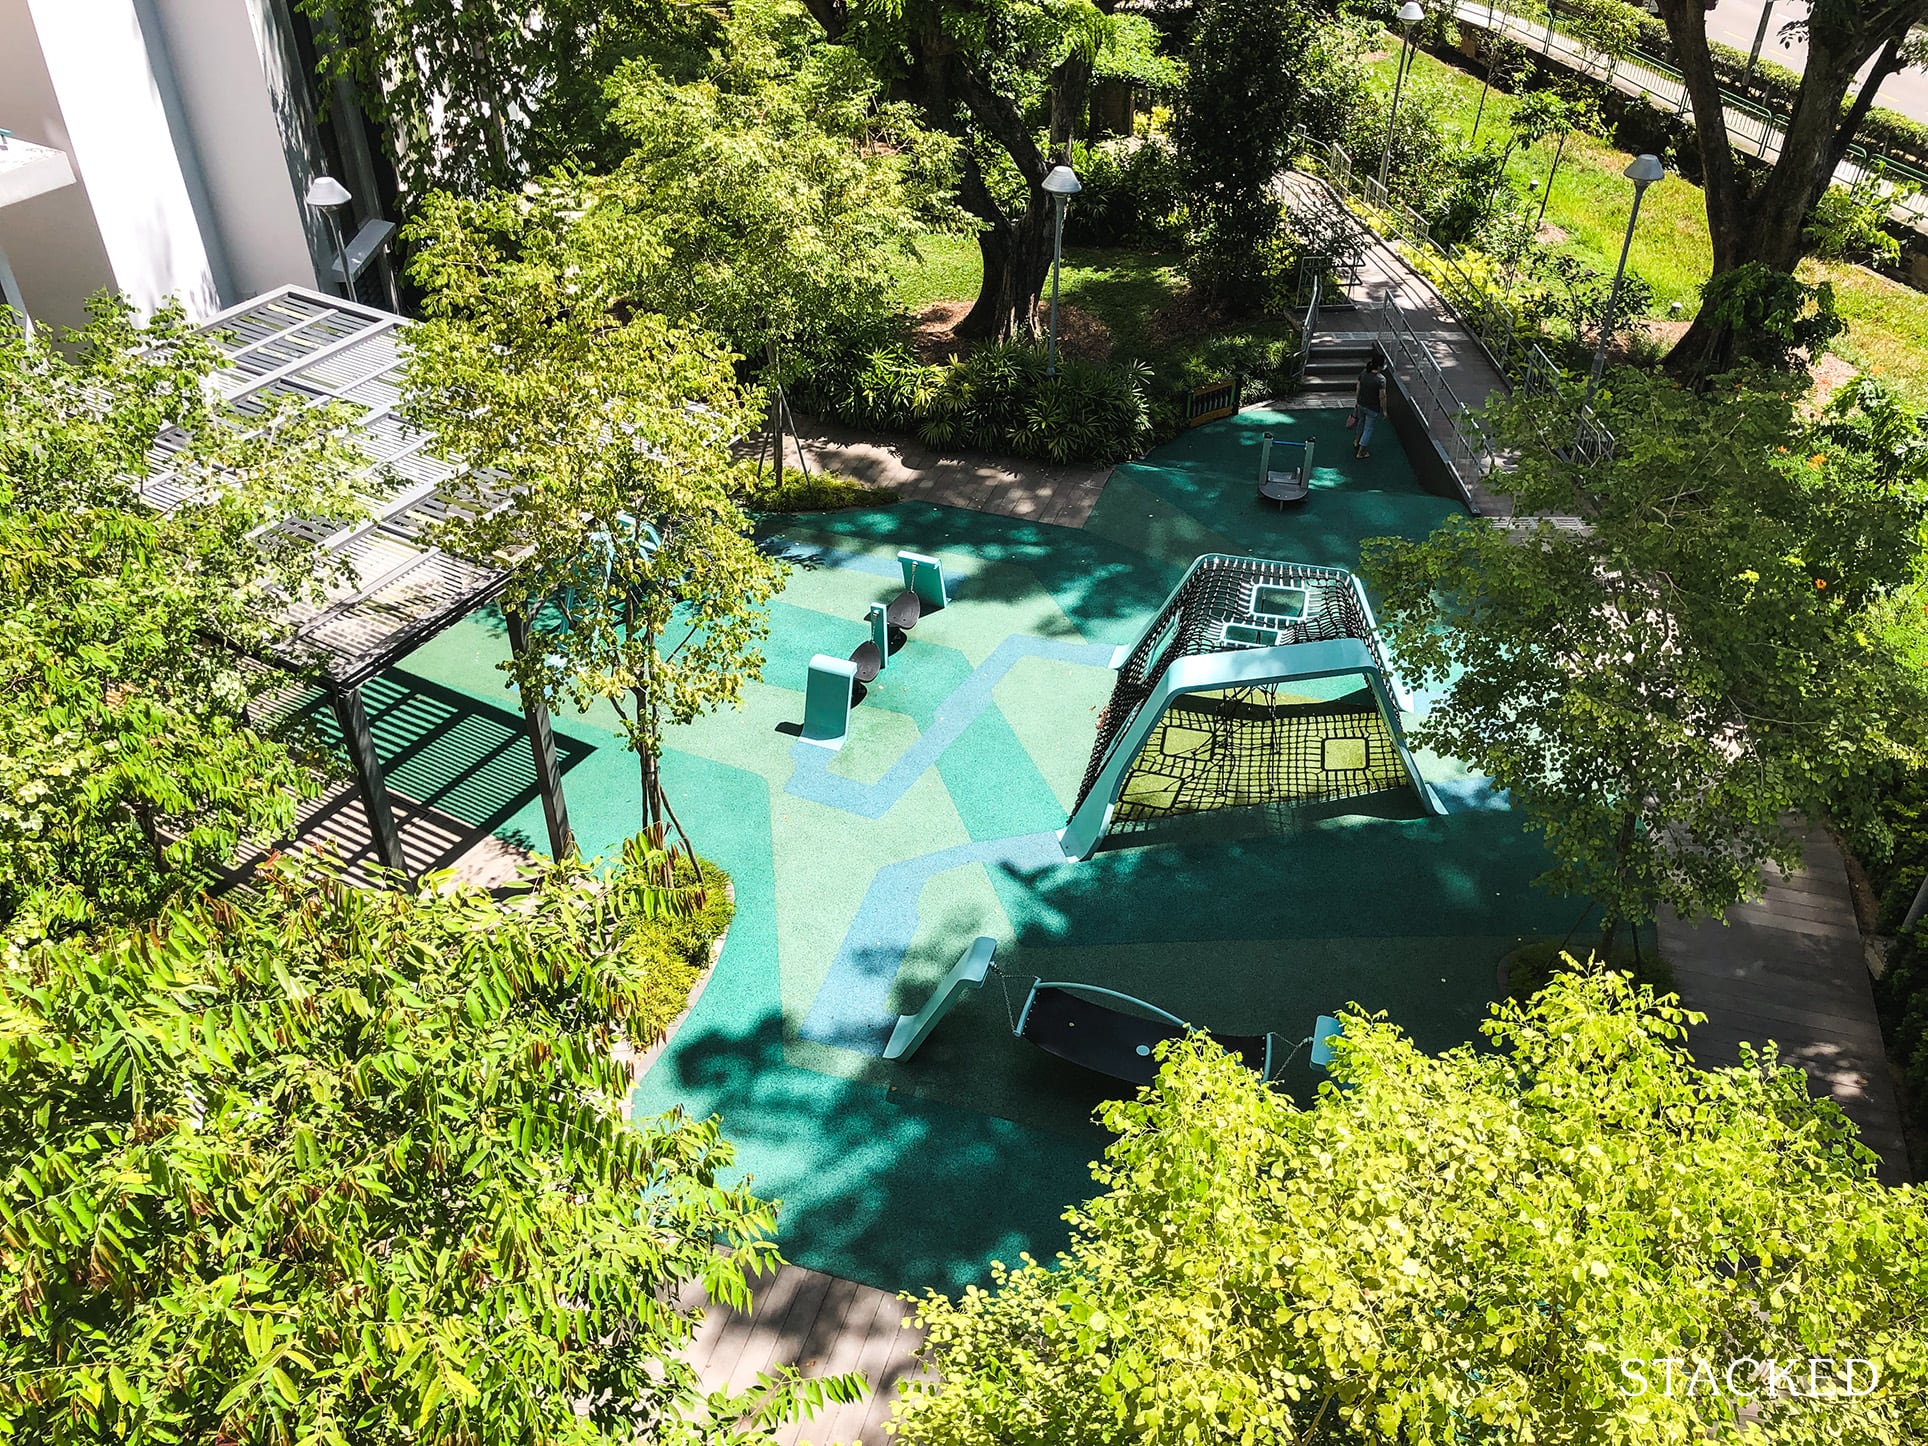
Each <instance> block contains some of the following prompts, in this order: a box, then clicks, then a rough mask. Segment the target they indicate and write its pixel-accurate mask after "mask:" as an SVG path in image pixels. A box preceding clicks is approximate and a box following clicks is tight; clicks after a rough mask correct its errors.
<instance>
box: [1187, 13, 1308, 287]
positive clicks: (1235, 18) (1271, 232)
mask: <svg viewBox="0 0 1928 1446" xmlns="http://www.w3.org/2000/svg"><path fill="white" fill-rule="evenodd" d="M1196 9H1197V28H1196V30H1195V32H1194V34H1193V39H1192V45H1191V50H1190V52H1189V54H1188V56H1187V65H1186V72H1185V86H1184V90H1183V92H1182V93H1181V95H1180V98H1179V104H1178V110H1177V116H1176V118H1175V122H1174V126H1173V130H1174V135H1175V137H1176V139H1177V142H1178V156H1179V165H1180V167H1181V170H1182V173H1183V177H1184V196H1185V205H1186V210H1187V213H1188V215H1189V217H1190V221H1191V228H1192V235H1191V245H1190V248H1189V252H1188V256H1187V261H1186V268H1187V272H1188V274H1189V275H1190V277H1191V280H1192V285H1193V286H1194V287H1195V288H1196V289H1197V290H1198V291H1199V293H1200V294H1201V295H1202V296H1203V297H1205V298H1206V299H1207V300H1208V301H1210V302H1212V303H1213V304H1216V305H1221V306H1230V307H1233V308H1236V309H1239V310H1242V311H1252V310H1258V309H1260V307H1259V306H1258V305H1255V301H1256V300H1258V299H1259V298H1260V297H1261V296H1262V293H1263V291H1264V279H1265V278H1264V272H1263V269H1262V267H1260V266H1259V265H1258V264H1257V263H1256V262H1255V257H1257V256H1258V255H1259V254H1260V253H1262V252H1263V250H1264V248H1265V246H1266V245H1267V243H1268V242H1269V241H1271V239H1272V238H1273V237H1274V236H1275V235H1276V234H1277V232H1278V229H1279V221H1280V203H1279V199H1278V196H1277V195H1276V193H1275V191H1274V189H1273V184H1272V183H1273V180H1274V178H1275V177H1276V176H1277V175H1278V173H1279V171H1280V170H1281V169H1282V168H1283V166H1284V165H1285V163H1286V161H1287V160H1288V159H1289V157H1288V155H1287V151H1288V149H1289V147H1290V143H1291V137H1292V130H1293V127H1294V126H1295V125H1296V124H1297V123H1298V122H1299V120H1300V119H1301V116H1300V109H1299V103H1300V99H1301V95H1302V93H1303V91H1304V90H1305V89H1306V87H1307V84H1308V78H1309V77H1310V76H1312V75H1314V74H1316V73H1317V72H1318V71H1319V70H1320V69H1321V68H1330V67H1331V66H1332V64H1333V57H1334V54H1335V45H1336V38H1335V36H1334V34H1333V32H1334V29H1335V27H1334V26H1333V24H1332V22H1330V21H1329V20H1326V19H1325V18H1323V17H1321V16H1320V15H1319V14H1317V13H1316V12H1315V11H1314V10H1312V9H1311V8H1309V7H1308V6H1306V5H1304V4H1302V3H1300V0H1264V3H1258V4H1254V3H1252V0H1200V3H1199V4H1198V6H1197V7H1196Z"/></svg>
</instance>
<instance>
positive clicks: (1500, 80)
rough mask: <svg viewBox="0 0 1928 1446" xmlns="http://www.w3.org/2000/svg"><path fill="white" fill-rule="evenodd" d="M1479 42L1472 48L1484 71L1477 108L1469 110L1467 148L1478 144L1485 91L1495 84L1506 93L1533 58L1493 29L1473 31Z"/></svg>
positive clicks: (1531, 63) (1516, 42)
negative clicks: (1482, 59)
mask: <svg viewBox="0 0 1928 1446" xmlns="http://www.w3.org/2000/svg"><path fill="white" fill-rule="evenodd" d="M1474 33H1475V34H1476V35H1477V36H1478V37H1479V39H1478V40H1477V42H1476V48H1477V49H1478V51H1479V53H1480V55H1482V56H1483V57H1485V60H1486V71H1485V74H1483V75H1482V76H1481V77H1480V84H1479V105H1478V107H1477V108H1476V109H1475V110H1474V111H1473V133H1472V134H1471V135H1470V136H1468V137H1467V138H1466V144H1467V145H1469V146H1470V145H1474V144H1476V143H1477V142H1478V141H1479V127H1480V121H1481V120H1483V119H1484V118H1485V116H1486V96H1487V92H1489V91H1490V90H1492V88H1493V87H1494V86H1495V85H1498V86H1499V87H1500V88H1501V89H1502V90H1510V89H1511V88H1512V85H1513V82H1514V80H1515V79H1517V78H1518V77H1520V76H1522V75H1525V74H1526V73H1527V72H1528V71H1529V70H1531V69H1532V66H1533V59H1532V57H1531V56H1530V55H1528V54H1527V49H1526V47H1525V46H1524V45H1521V44H1520V43H1519V42H1518V41H1516V40H1509V39H1507V38H1506V37H1505V36H1504V35H1501V34H1500V33H1499V32H1498V31H1495V30H1479V31H1475V32H1474Z"/></svg>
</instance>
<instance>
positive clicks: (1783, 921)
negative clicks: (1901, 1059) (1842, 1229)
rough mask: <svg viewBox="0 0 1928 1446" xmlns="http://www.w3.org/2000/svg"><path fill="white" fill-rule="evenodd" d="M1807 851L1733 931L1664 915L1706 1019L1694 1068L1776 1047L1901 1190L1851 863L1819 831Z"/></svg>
mask: <svg viewBox="0 0 1928 1446" xmlns="http://www.w3.org/2000/svg"><path fill="white" fill-rule="evenodd" d="M1805 850H1806V858H1805V859H1804V861H1803V867H1802V868H1801V869H1799V870H1798V871H1796V872H1794V873H1792V874H1785V873H1782V872H1781V871H1780V870H1779V869H1774V868H1770V869H1769V870H1768V871H1767V874H1766V876H1765V878H1764V879H1763V892H1762V895H1761V898H1760V899H1759V900H1758V901H1757V902H1755V903H1751V904H1742V905H1740V906H1739V907H1737V908H1733V909H1729V910H1728V911H1727V916H1726V923H1725V924H1724V925H1723V924H1722V923H1721V922H1720V921H1719V920H1717V919H1703V920H1700V921H1698V922H1696V923H1692V924H1684V923H1682V922H1681V921H1680V920H1679V919H1677V918H1674V917H1672V916H1671V915H1669V916H1668V917H1666V918H1663V919H1662V920H1661V921H1660V952H1661V953H1662V954H1663V955H1664V956H1665V957H1666V958H1667V960H1668V961H1669V962H1670V963H1671V964H1672V965H1673V966H1674V987H1675V988H1676V989H1677V990H1679V992H1680V999H1681V1003H1683V1004H1685V1005H1686V1006H1687V1007H1688V1008H1689V1009H1697V1010H1699V1011H1701V1012H1702V1013H1703V1014H1705V1015H1706V1016H1707V1022H1706V1023H1705V1024H1703V1025H1701V1026H1699V1027H1698V1028H1696V1029H1695V1030H1694V1031H1693V1033H1692V1034H1691V1035H1690V1036H1689V1038H1688V1045H1689V1047H1690V1048H1691V1049H1692V1050H1693V1052H1694V1058H1695V1059H1696V1060H1698V1061H1699V1062H1700V1063H1701V1064H1702V1065H1705V1066H1708V1067H1710V1068H1711V1067H1716V1066H1720V1065H1731V1064H1738V1063H1740V1048H1739V1046H1740V1045H1741V1043H1742V1042H1743V1041H1745V1042H1746V1043H1749V1044H1755V1045H1760V1044H1764V1043H1766V1042H1767V1041H1768V1040H1773V1041H1775V1042H1776V1043H1778V1044H1779V1045H1780V1049H1781V1058H1782V1060H1783V1061H1785V1062H1786V1063H1788V1064H1795V1065H1799V1066H1800V1067H1801V1068H1802V1069H1803V1070H1805V1071H1806V1072H1807V1077H1808V1084H1809V1087H1810V1088H1811V1089H1812V1090H1813V1091H1814V1093H1815V1094H1817V1095H1819V1096H1821V1097H1823V1098H1829V1099H1833V1100H1835V1101H1837V1102H1838V1103H1839V1104H1840V1106H1841V1108H1842V1109H1843V1110H1844V1111H1846V1113H1847V1116H1848V1118H1849V1119H1851V1120H1853V1121H1854V1122H1855V1124H1857V1125H1859V1126H1860V1127H1861V1138H1862V1139H1863V1140H1864V1141H1865V1142H1866V1143H1867V1144H1868V1146H1869V1147H1870V1148H1871V1149H1873V1150H1875V1151H1877V1152H1879V1154H1880V1155H1881V1158H1882V1171H1881V1177H1882V1178H1883V1179H1884V1180H1887V1181H1888V1182H1890V1183H1891V1184H1898V1183H1900V1182H1902V1181H1905V1180H1907V1179H1908V1178H1909V1169H1908V1154H1907V1147H1906V1145H1905V1144H1904V1143H1903V1139H1902V1131H1901V1112H1900V1109H1899V1107H1898V1105H1897V1103H1896V1098H1895V1089H1894V1080H1893V1076H1892V1075H1891V1073H1890V1071H1889V1069H1888V1058H1887V1054H1886V1053H1885V1051H1884V1050H1883V1048H1882V1043H1881V1026H1880V1024H1879V1022H1878V1021H1877V1019H1876V1016H1875V1008H1874V988H1873V985H1872V984H1871V983H1870V981H1869V978H1868V965H1867V955H1866V951H1865V949H1864V947H1863V944H1862V940H1861V930H1860V928H1859V926H1858V925H1857V924H1856V922H1855V916H1854V901H1853V896H1852V895H1851V894H1850V892H1849V889H1848V871H1847V866H1846V865H1845V864H1844V863H1843V862H1842V859H1841V850H1840V849H1839V848H1837V847H1836V846H1835V843H1834V840H1833V839H1831V838H1829V837H1828V835H1827V834H1826V833H1825V832H1824V831H1822V830H1819V829H1815V830H1813V831H1811V832H1810V833H1809V834H1808V836H1807V839H1806V845H1805Z"/></svg>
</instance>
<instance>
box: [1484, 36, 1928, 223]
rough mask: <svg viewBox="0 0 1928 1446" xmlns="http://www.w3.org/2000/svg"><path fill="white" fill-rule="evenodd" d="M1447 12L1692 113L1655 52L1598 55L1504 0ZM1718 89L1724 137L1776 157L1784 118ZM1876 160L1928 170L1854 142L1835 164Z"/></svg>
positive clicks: (1920, 209) (1899, 174) (1853, 177)
mask: <svg viewBox="0 0 1928 1446" xmlns="http://www.w3.org/2000/svg"><path fill="white" fill-rule="evenodd" d="M1453 13H1454V15H1455V17H1456V18H1458V19H1461V20H1467V21H1471V22H1472V23H1473V24H1475V25H1479V26H1481V27H1482V28H1484V29H1487V30H1490V31H1494V32H1495V33H1498V34H1502V35H1504V36H1505V37H1506V38H1507V39H1509V40H1513V41H1515V42H1516V43H1530V44H1532V45H1534V46H1536V47H1537V48H1538V49H1539V51H1540V53H1541V54H1542V55H1545V56H1547V57H1549V58H1558V59H1559V60H1560V61H1561V63H1563V64H1565V65H1567V66H1569V68H1571V69H1574V70H1578V71H1580V72H1581V73H1582V74H1584V75H1587V76H1590V77H1592V78H1594V79H1597V80H1601V81H1603V82H1604V83H1606V84H1608V85H1613V86H1616V87H1618V86H1620V85H1621V84H1622V83H1624V84H1625V87H1626V88H1627V89H1630V90H1632V91H1634V92H1635V93H1637V94H1639V95H1640V96H1642V97H1643V98H1645V99H1647V100H1649V101H1655V102H1659V103H1660V108H1661V109H1666V110H1671V111H1672V112H1673V113H1674V114H1675V115H1678V116H1688V117H1691V116H1692V114H1693V109H1694V106H1693V99H1692V97H1691V96H1689V95H1688V93H1687V81H1686V77H1685V76H1684V75H1683V74H1682V73H1681V72H1680V70H1679V69H1678V68H1676V67H1675V66H1672V65H1670V64H1668V63H1667V62H1666V61H1664V60H1662V59H1661V58H1660V57H1659V56H1657V55H1651V54H1649V53H1648V52H1646V51H1644V50H1639V49H1635V50H1633V51H1632V52H1630V53H1629V54H1628V56H1627V57H1626V58H1625V59H1615V58H1613V57H1607V56H1602V55H1601V54H1600V53H1599V52H1597V51H1594V50H1592V49H1591V48H1589V47H1587V46H1585V45H1583V44H1581V43H1580V42H1579V41H1576V40H1574V39H1573V38H1571V37H1570V36H1567V35H1564V34H1562V33H1561V32H1559V31H1558V30H1556V29H1554V27H1553V23H1552V17H1551V14H1550V13H1549V15H1548V16H1547V18H1546V20H1545V23H1544V24H1542V23H1541V22H1540V17H1539V16H1537V15H1535V16H1533V17H1532V22H1531V23H1530V24H1529V23H1528V20H1527V19H1526V18H1524V17H1522V16H1520V15H1517V14H1515V13H1514V11H1513V9H1512V6H1511V4H1510V3H1503V0H1502V3H1491V4H1489V3H1479V4H1475V3H1472V0H1454V3H1453ZM1718 88H1719V90H1720V98H1721V111H1722V117H1723V119H1724V120H1725V121H1726V122H1727V134H1728V137H1729V139H1730V140H1735V139H1737V140H1740V141H1742V142H1745V143H1746V145H1747V146H1750V147H1751V148H1752V150H1753V154H1755V155H1756V156H1758V157H1759V158H1760V159H1761V160H1764V161H1766V162H1768V163H1769V164H1770V165H1771V164H1772V163H1773V162H1774V161H1776V160H1778V159H1779V157H1780V154H1781V147H1782V145H1783V144H1784V143H1785V140H1786V134H1787V123H1788V120H1789V119H1790V117H1788V116H1786V115H1784V114H1782V113H1781V112H1780V111H1778V110H1776V109H1775V108H1773V107H1772V106H1768V105H1764V104H1762V103H1761V102H1760V101H1757V100H1755V99H1754V98H1753V97H1751V96H1744V95H1739V94H1736V93H1735V92H1734V91H1731V90H1729V89H1727V88H1726V87H1725V86H1720V87H1718ZM1877 161H1878V162H1879V163H1880V165H1881V167H1882V173H1883V178H1884V179H1887V178H1899V179H1901V180H1903V181H1906V182H1908V183H1910V184H1914V185H1920V186H1924V187H1928V171H1924V170H1922V169H1921V168H1920V167H1918V166H1916V165H1914V164H1913V163H1912V162H1910V161H1908V160H1906V159H1904V158H1902V157H1900V156H1896V155H1893V154H1890V153H1888V152H1886V151H1878V150H1875V149H1872V148H1870V147H1867V146H1864V145H1861V144H1859V143H1855V144H1853V145H1850V146H1849V147H1848V152H1847V154H1846V155H1845V156H1844V157H1843V158H1842V162H1841V169H1842V170H1843V171H1844V172H1846V174H1847V177H1848V179H1849V181H1850V182H1856V181H1863V180H1866V179H1868V177H1869V176H1870V175H1871V174H1872V173H1873V168H1874V165H1875V163H1876V162H1877ZM1891 214H1892V215H1894V216H1896V217H1899V218H1903V219H1905V220H1907V221H1908V222H1910V223H1911V224H1912V223H1919V222H1922V221H1924V220H1928V202H1924V201H1922V200H1917V201H1915V202H1913V203H1911V204H1909V205H1906V206H1897V207H1895V208H1894V209H1893V211H1892V212H1891Z"/></svg>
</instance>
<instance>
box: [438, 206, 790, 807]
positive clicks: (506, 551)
mask: <svg viewBox="0 0 1928 1446" xmlns="http://www.w3.org/2000/svg"><path fill="white" fill-rule="evenodd" d="M566 204H567V203H566V202H562V201H559V200H558V198H556V197H555V196H553V195H549V194H547V193H545V194H543V195H540V196H535V197H524V198H516V199H510V198H506V197H503V198H497V199H496V200H494V201H491V202H489V203H487V204H486V206H478V205H474V204H471V203H463V202H458V201H455V200H452V199H450V198H446V197H441V196H436V197H431V198H430V200H429V203H428V205H427V207H426V208H425V215H424V220H423V222H422V223H421V235H422V236H423V237H424V238H425V239H426V240H428V242H429V244H427V245H425V246H424V248H423V249H422V251H421V253H420V254H419V256H418V258H417V275H418V276H419V277H420V279H421V280H422V281H423V282H424V284H425V286H426V287H427V290H428V296H427V301H426V305H427V308H428V310H429V319H428V320H426V321H424V322H422V323H421V324H420V325H418V326H416V327H413V328H411V329H410V333H409V335H408V337H407V351H408V388H409V393H408V397H407V399H406V405H407V410H408V413H409V415H410V416H411V417H412V418H413V419H414V420H415V421H416V422H417V423H418V424H420V425H423V426H425V427H430V428H433V429H434V430H435V431H436V433H437V435H438V438H439V442H440V445H441V446H442V447H443V448H444V450H445V451H446V452H448V453H449V454H450V455H451V456H454V457H458V458H460V459H461V460H462V461H464V462H466V463H467V464H468V468H469V470H468V471H467V473H466V474H465V481H464V482H463V483H462V484H461V485H462V486H463V487H465V488H467V489H468V491H469V493H470V494H471V500H472V501H473V503H474V505H473V506H470V507H465V508H462V509H460V510H459V511H458V512H457V513H456V514H455V515H453V516H452V517H451V518H450V520H449V521H448V523H447V524H446V526H445V527H444V529H443V531H442V537H443V540H444V541H445V542H446V543H447V544H448V545H449V546H451V547H453V548H455V549H457V550H459V551H462V552H465V553H468V554H470V555H475V556H489V555H492V554H500V555H502V556H511V557H517V558H519V559H520V560H521V565H520V566H519V567H518V569H517V571H516V573H515V576H514V578H513V580H512V581H511V582H510V584H509V586H508V588H507V590H506V591H505V592H504V594H503V603H504V605H505V606H506V607H508V608H511V609H516V610H520V611H521V612H522V613H523V614H524V615H525V616H527V617H530V618H532V619H533V620H534V621H535V622H536V623H537V624H538V625H542V626H544V628H545V631H544V633H543V639H542V646H540V647H533V648H530V649H529V650H528V651H527V652H526V653H525V654H523V655H522V656H519V657H517V658H515V659H513V660H512V661H511V662H510V663H508V664H507V665H505V666H507V667H508V668H509V669H511V670H512V671H513V672H514V673H515V675H516V676H517V679H518V681H520V682H522V683H524V684H526V685H528V686H531V687H534V688H536V689H538V690H540V691H541V693H542V694H543V695H544V696H550V697H553V696H557V695H560V696H563V697H566V698H568V699H569V700H570V701H572V702H573V703H575V704H576V705H577V706H578V707H588V706H590V705H591V704H592V703H594V702H596V701H598V700H606V701H607V702H608V703H609V704H610V705H611V706H612V707H613V708H614V709H615V711H616V713H617V716H618V718H619V720H620V723H621V727H622V730H623V735H624V738H625V741H626V742H627V743H628V744H629V746H630V747H631V748H632V749H634V750H635V752H636V755H637V759H638V764H639V767H640V770H641V775H642V803H643V817H642V819H641V820H640V822H641V824H642V825H644V826H647V825H650V824H654V823H656V822H658V821H660V820H662V819H664V818H669V819H672V820H673V819H674V814H673V812H671V811H670V809H669V805H668V802H667V800H666V799H665V798H664V796H663V793H662V782H661V776H660V773H659V771H658V759H659V758H660V756H661V751H662V734H663V728H664V727H665V726H666V724H668V723H672V722H673V723H686V722H688V721H690V720H691V719H692V718H695V717H696V716H697V715H699V714H701V713H704V712H707V711H709V710H710V709H713V708H718V707H726V706H732V705H734V704H736V703H737V702H738V701H739V700H740V698H741V696H742V690H743V685H744V683H745V682H746V681H747V680H749V679H751V678H754V677H755V676H756V674H757V671H758V670H759V669H760V667H761V666H762V654H761V653H760V651H759V650H758V644H759V642H760V641H761V639H762V637H763V636H764V634H765V632H766V631H767V623H766V620H765V617H764V613H763V607H762V605H763V603H764V602H766V601H767V600H768V599H769V598H770V597H772V596H773V595H774V594H775V592H776V590H777V587H778V584H779V580H780V576H781V574H780V569H779V568H778V566H777V565H776V564H775V563H774V562H772V561H771V560H770V559H769V558H767V557H765V556H764V555H763V553H762V552H760V551H759V550H758V548H757V546H756V544H755V542H754V540H753V539H752V538H751V536H750V523H749V519H748V518H747V517H746V516H745V515H744V513H743V511H742V509H741V508H740V507H739V506H738V504H737V502H736V500H735V497H734V492H735V482H734V476H735V469H734V463H733V459H732V457H731V454H730V444H731V442H732V441H733V440H734V439H735V438H737V437H740V436H742V435H744V433H745V432H746V431H747V430H748V429H749V428H748V421H749V415H750V413H749V411H748V408H747V406H746V403H745V401H744V398H743V396H742V394H741V392H740V391H739V390H738V388H737V385H736V382H735V377H734V374H733V371H732V368H731V365H730V354H729V352H728V351H727V350H725V348H724V347H723V346H721V345H720V344H719V343H718V342H717V341H716V340H715V339H714V338H713V337H712V336H710V335H708V334H706V333H703V332H699V331H693V330H690V329H687V328H685V327H681V326H678V325H676V324H674V323H672V322H671V321H669V320H667V319H666V318H665V317H664V316H662V315H661V314H659V313H657V312H653V311H647V310H635V309H633V307H632V300H631V293H630V291H629V289H628V286H627V276H628V272H627V269H626V265H625V261H626V257H625V255H624V254H622V253H623V248H624V247H625V246H626V245H627V244H628V243H629V241H630V240H631V239H632V236H631V233H630V232H629V231H628V230H627V229H626V228H625V227H623V226H620V225H618V226H615V227H613V228H611V229H609V230H604V229H602V228H600V227H598V226H595V225H593V224H589V223H588V222H587V221H584V222H583V223H580V224H579V223H578V222H577V221H576V219H575V218H573V217H572V216H571V215H570V214H569V213H568V212H567V210H566V209H565V207H566ZM451 213H454V214H451ZM477 217H486V218H487V220H488V222H489V224H485V225H480V226H478V225H474V224H471V222H472V221H474V220H475V218H477ZM508 238H513V240H512V241H511V240H510V239H508ZM558 619H559V621H558ZM679 831H680V826H679ZM685 842H687V840H685Z"/></svg>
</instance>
